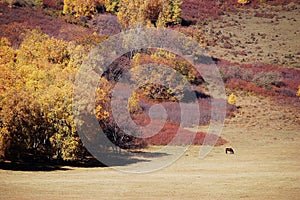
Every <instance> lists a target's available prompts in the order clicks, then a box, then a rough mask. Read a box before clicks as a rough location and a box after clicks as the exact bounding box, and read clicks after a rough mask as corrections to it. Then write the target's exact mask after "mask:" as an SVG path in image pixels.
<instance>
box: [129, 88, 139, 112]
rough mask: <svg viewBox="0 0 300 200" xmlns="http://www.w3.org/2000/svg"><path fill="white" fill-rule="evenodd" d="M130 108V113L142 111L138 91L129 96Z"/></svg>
mask: <svg viewBox="0 0 300 200" xmlns="http://www.w3.org/2000/svg"><path fill="white" fill-rule="evenodd" d="M128 109H129V111H130V113H136V112H141V111H142V108H141V107H140V106H139V96H138V94H137V93H136V92H133V94H132V95H131V97H130V98H129V103H128Z"/></svg>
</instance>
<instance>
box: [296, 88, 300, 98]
mask: <svg viewBox="0 0 300 200" xmlns="http://www.w3.org/2000/svg"><path fill="white" fill-rule="evenodd" d="M296 95H297V96H298V97H299V99H300V85H299V86H298V91H297V94H296Z"/></svg>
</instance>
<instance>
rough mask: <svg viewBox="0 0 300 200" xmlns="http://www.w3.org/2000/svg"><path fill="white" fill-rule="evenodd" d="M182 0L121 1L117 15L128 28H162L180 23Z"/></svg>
mask: <svg viewBox="0 0 300 200" xmlns="http://www.w3.org/2000/svg"><path fill="white" fill-rule="evenodd" d="M181 4H182V1H180V0H175V1H171V0H167V1H164V0H153V1H144V0H120V3H119V11H118V13H117V16H118V20H119V22H120V23H121V24H122V25H124V26H125V27H126V28H135V27H138V26H150V24H151V23H152V24H154V25H156V26H159V27H162V26H166V25H167V24H168V23H173V24H178V23H179V22H180V15H181V9H180V5H181Z"/></svg>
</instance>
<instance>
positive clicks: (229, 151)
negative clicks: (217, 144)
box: [225, 147, 234, 154]
mask: <svg viewBox="0 0 300 200" xmlns="http://www.w3.org/2000/svg"><path fill="white" fill-rule="evenodd" d="M225 153H226V154H227V153H230V154H234V151H233V148H230V147H227V148H226V149H225Z"/></svg>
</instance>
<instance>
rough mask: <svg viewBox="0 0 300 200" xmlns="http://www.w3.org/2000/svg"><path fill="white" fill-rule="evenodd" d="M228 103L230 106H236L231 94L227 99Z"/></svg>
mask: <svg viewBox="0 0 300 200" xmlns="http://www.w3.org/2000/svg"><path fill="white" fill-rule="evenodd" d="M228 103H229V104H230V105H235V104H236V96H235V95H234V94H233V93H231V94H230V95H229V97H228Z"/></svg>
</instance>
